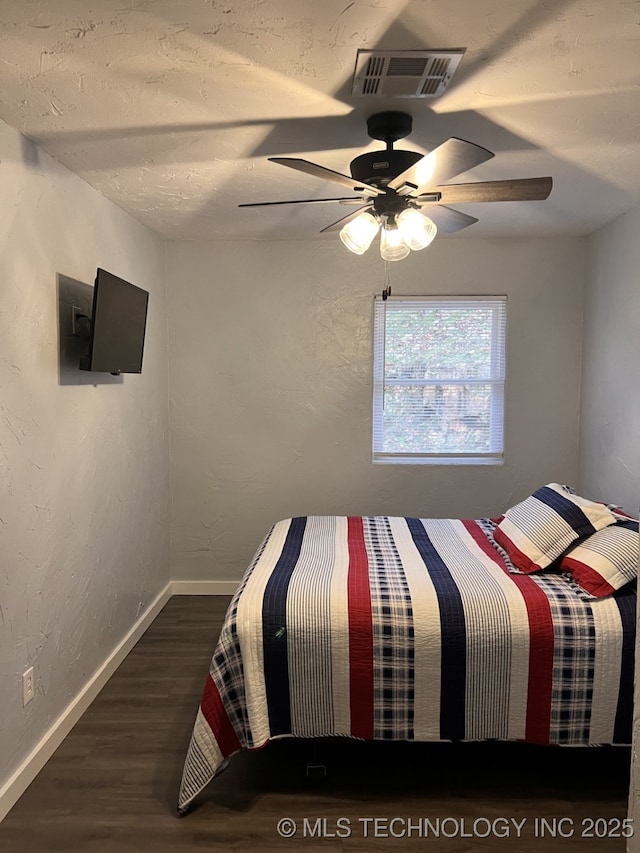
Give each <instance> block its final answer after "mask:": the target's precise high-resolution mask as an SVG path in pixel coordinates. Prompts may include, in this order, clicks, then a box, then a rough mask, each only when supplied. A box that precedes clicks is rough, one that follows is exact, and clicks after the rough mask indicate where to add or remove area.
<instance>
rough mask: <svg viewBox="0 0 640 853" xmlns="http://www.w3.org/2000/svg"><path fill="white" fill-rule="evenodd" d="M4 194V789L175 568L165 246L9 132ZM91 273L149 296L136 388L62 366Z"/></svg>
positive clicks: (0, 653)
mask: <svg viewBox="0 0 640 853" xmlns="http://www.w3.org/2000/svg"><path fill="white" fill-rule="evenodd" d="M0 186H1V187H2V215H1V216H0V495H1V497H0V696H1V697H2V704H1V713H0V788H1V787H2V784H3V782H5V781H6V780H7V779H8V778H9V776H10V775H11V773H12V771H13V770H15V769H16V767H17V766H18V765H19V764H20V762H21V761H22V760H23V759H24V758H25V757H26V756H27V754H28V753H29V752H30V751H31V749H32V748H33V747H34V746H35V745H36V743H37V742H38V740H39V739H40V738H41V737H42V736H43V734H44V733H45V731H46V730H47V729H48V727H49V726H50V725H51V724H52V723H53V722H54V721H55V719H56V718H57V717H58V716H59V715H60V714H61V713H62V712H63V711H64V710H65V708H66V707H67V705H68V704H69V703H70V701H71V700H72V699H73V698H74V696H76V695H77V694H78V692H79V691H80V689H81V688H82V687H84V686H85V683H86V682H87V680H88V679H89V678H90V676H92V675H93V674H94V672H95V671H96V669H97V668H98V667H99V666H100V665H101V664H102V663H103V662H104V660H105V658H106V657H107V656H108V655H109V654H110V653H111V652H112V650H113V649H114V648H115V646H116V645H117V644H118V642H119V641H120V640H121V639H122V637H123V636H124V635H125V634H126V633H127V632H128V630H129V629H130V628H131V626H132V625H133V623H134V622H135V620H136V617H137V615H138V614H139V612H140V611H141V610H142V609H143V608H144V607H145V606H146V605H147V604H148V603H150V602H151V601H152V600H153V599H154V598H155V596H156V595H157V593H158V592H159V591H160V590H161V589H162V588H163V587H164V586H165V585H166V583H167V581H168V578H169V564H168V535H167V527H168V462H167V459H168V437H167V433H168V405H167V390H166V387H167V376H166V370H167V367H166V319H165V318H166V309H165V302H164V282H163V279H164V253H163V247H162V243H161V241H160V240H159V239H158V238H156V237H155V236H153V235H152V234H151V233H150V232H149V231H147V230H146V229H145V228H143V227H142V226H141V225H140V224H139V223H137V222H135V221H134V220H132V219H131V218H130V217H129V216H128V215H126V214H125V213H123V211H122V210H120V209H119V208H117V207H115V206H114V205H113V204H111V203H110V202H107V201H106V200H105V199H104V198H103V197H102V196H100V195H98V193H96V192H95V191H94V190H92V189H91V188H90V187H89V186H88V185H87V184H86V183H85V182H83V181H82V180H80V179H79V178H77V177H75V176H74V175H72V174H71V173H70V172H68V171H67V170H66V169H64V168H62V167H61V166H59V164H57V163H56V162H55V161H53V160H52V159H51V158H50V157H48V155H46V154H44V153H43V152H42V151H39V150H38V149H37V148H35V147H34V146H33V145H31V143H29V142H28V141H27V140H26V139H24V138H23V137H21V136H20V135H19V134H18V133H17V132H15V131H14V130H13V129H11V128H9V127H8V126H7V125H6V124H4V123H2V122H0ZM97 266H102V267H105V268H106V269H109V270H111V271H112V272H114V273H116V274H118V275H120V276H122V277H124V278H128V279H130V280H132V281H133V282H135V283H136V284H139V285H140V286H141V287H143V288H145V289H147V290H150V291H151V298H150V304H149V322H148V335H147V342H146V353H145V364H144V371H143V373H142V375H141V376H127V377H125V378H124V379H123V378H119V379H116V378H112V377H108V378H106V377H94V378H93V380H94V382H96V384H91V381H90V377H88V376H87V375H86V374H83V375H80V372H79V371H77V370H75V369H73V368H72V367H71V366H70V365H69V364H67V363H66V361H65V359H63V360H62V363H61V362H60V361H59V338H60V340H61V341H62V343H63V345H65V346H66V344H67V343H69V341H68V340H67V338H66V337H64V336H63V335H59V331H58V319H59V313H58V288H59V287H61V288H63V287H66V286H67V285H69V280H73V281H72V284H73V282H75V284H73V286H74V287H79V288H80V289H81V290H82V289H83V288H84V290H86V291H88V292H89V293H90V292H91V289H90V285H91V284H92V283H93V280H94V277H95V273H96V267H97ZM78 282H79V283H80V284H79V285H78ZM61 292H62V291H61ZM75 364H77V361H76V362H75ZM29 665H33V667H34V675H35V698H34V700H33V701H32V702H31V703H30V704H29V705H27V706H26V708H23V707H22V673H23V671H24V670H25V669H26V668H27V667H28V666H29Z"/></svg>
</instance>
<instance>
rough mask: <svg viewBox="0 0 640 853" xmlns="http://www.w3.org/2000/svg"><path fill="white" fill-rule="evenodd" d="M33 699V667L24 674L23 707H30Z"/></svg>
mask: <svg viewBox="0 0 640 853" xmlns="http://www.w3.org/2000/svg"><path fill="white" fill-rule="evenodd" d="M32 699H33V667H32V666H30V667H29V669H26V670H25V671H24V672H23V673H22V705H23V707H24V706H25V705H28V704H29V702H31V700H32Z"/></svg>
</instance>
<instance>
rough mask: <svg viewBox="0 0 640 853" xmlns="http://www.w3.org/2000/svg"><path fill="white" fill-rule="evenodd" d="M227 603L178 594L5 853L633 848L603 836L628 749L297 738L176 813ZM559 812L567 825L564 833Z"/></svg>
mask: <svg viewBox="0 0 640 853" xmlns="http://www.w3.org/2000/svg"><path fill="white" fill-rule="evenodd" d="M227 604H228V599H226V598H224V599H223V598H220V597H207V596H198V597H180V596H178V597H174V598H172V599H171V600H170V601H169V602H168V603H167V605H166V607H165V608H164V610H163V611H162V613H161V614H160V615H159V616H158V618H157V619H156V621H155V622H154V623H153V625H152V626H151V627H150V628H149V630H148V631H147V633H146V634H145V636H144V637H143V638H142V639H141V640H140V642H139V643H138V645H137V646H136V647H135V649H134V650H133V651H132V652H131V654H130V655H129V656H128V658H127V659H126V660H125V661H124V663H123V664H122V665H121V666H120V668H119V669H118V671H117V672H116V674H115V675H114V676H113V677H112V678H111V680H110V681H109V683H108V684H107V686H106V687H105V688H104V689H103V691H102V692H101V694H100V695H99V696H98V698H97V699H96V700H95V702H94V703H93V705H92V706H91V708H90V709H89V710H88V711H87V713H86V714H85V715H84V717H83V718H82V719H81V720H80V721H79V722H78V724H77V725H76V726H75V728H74V729H73V731H72V732H71V733H70V734H69V736H68V737H67V738H66V740H65V741H64V743H63V744H62V745H61V746H60V748H59V749H58V750H57V752H56V753H55V755H54V756H53V758H52V759H51V760H50V761H49V763H48V764H47V766H46V767H45V768H44V769H43V771H42V772H41V773H40V774H39V776H38V778H37V779H36V780H35V781H34V782H33V784H32V785H31V786H30V788H29V789H28V790H27V791H26V792H25V794H24V795H23V797H22V798H21V799H20V801H19V802H18V803H17V804H16V805H15V807H14V808H13V810H12V811H11V812H10V813H9V814H8V815H7V817H6V818H5V820H4V821H3V822H2V823H1V824H0V850H1V851H3V853H27V851H34V853H49V851H65V853H68V851H72V853H85V851H86V853H130V851H131V853H133V851H136V853H145V851H149V853H151V851H153V853H186V851H198V850H202V851H204V850H207V851H217V850H224V851H232V853H248V851H251V853H258V852H259V853H269V851H272V850H278V851H284V850H288V851H304V850H313V849H320V848H322V849H326V850H332V851H337V852H338V853H364V851H366V853H378V851H379V853H387V851H399V850H402V851H411V850H416V851H418V850H424V849H429V850H430V851H434V853H469V851H474V853H475V851H478V852H479V853H483V851H501V850H504V851H509V853H534V851H537V853H547V851H558V853H560V851H567V853H571V851H579V850H580V851H582V850H588V851H594V853H607V852H608V851H618V853H622V851H624V849H625V840H624V838H622V837H620V834H619V833H618V837H604V838H599V837H597V836H598V835H599V834H600V835H601V834H603V833H604V834H605V835H606V836H610V835H612V834H615V830H616V822H617V821H618V820H622V819H623V818H624V817H625V816H626V811H627V791H628V785H629V772H628V769H629V762H630V755H629V750H628V749H623V748H616V749H614V748H601V749H586V750H583V749H554V748H537V747H527V746H524V745H518V744H461V745H453V744H403V743H398V744H386V743H369V744H367V743H360V742H357V741H350V740H337V739H332V740H327V741H309V740H306V741H304V740H303V741H297V740H295V741H294V740H285V741H279V742H276V743H273V744H271V745H269V746H268V747H266V748H265V749H264V750H261V751H259V752H256V753H252V754H243V755H239V756H236V757H235V758H234V759H233V760H232V762H231V765H230V766H229V768H228V769H227V770H226V771H225V772H224V773H223V774H222V775H221V776H220V777H219V778H217V779H214V780H213V782H212V783H211V784H210V785H209V786H208V788H207V789H206V790H205V791H204V792H203V794H202V795H201V796H200V797H199V798H198V800H197V801H196V802H197V807H196V808H195V809H194V810H193V811H192V812H191V813H190V814H189V815H187V816H186V817H184V818H178V817H176V811H175V804H176V797H177V792H178V785H179V782H180V776H181V772H182V764H183V761H184V756H185V752H186V748H187V744H188V741H189V737H190V734H191V727H192V725H193V720H194V717H195V714H196V711H197V707H198V702H199V699H200V694H201V692H202V688H203V686H204V680H205V676H206V673H207V670H208V665H209V661H210V658H211V654H212V652H213V648H214V646H215V642H216V640H217V636H218V633H219V631H220V626H221V623H222V619H223V616H224V611H225V609H226V606H227ZM319 762H325V763H326V766H327V768H328V775H327V776H326V777H325V778H319V779H310V778H308V777H307V775H306V773H305V768H306V764H307V763H312V764H315V763H319ZM283 818H290V819H292V820H293V821H295V825H296V833H295V835H293V837H291V838H283V837H281V836H280V835H279V834H278V830H277V824H278V822H279V821H280V820H281V819H283ZM374 818H378V821H377V823H376V822H374ZM394 818H395V819H396V820H395V821H393V819H394ZM542 818H544V819H546V821H547V824H544V825H543V824H542V823H541V820H540V819H542ZM427 819H429V820H430V821H431V823H430V824H427V822H426V820H427ZM554 819H555V820H556V821H557V820H558V819H564V820H563V822H562V823H561V824H559V825H558V824H557V823H556V824H555V825H556V837H553V827H554ZM592 819H601V820H600V822H599V823H597V824H594V826H593V834H594V836H596V837H593V838H587V837H584V832H585V831H586V830H588V829H589V821H590V820H592ZM514 821H517V826H519V827H520V829H519V830H518V829H517V826H516V824H514ZM536 821H537V822H536ZM543 827H544V829H545V830H546V831H545V832H544V833H543ZM558 827H559V830H561V833H563V834H560V833H559V832H558ZM285 828H286V827H285ZM639 830H640V828H639ZM427 833H429V834H428V835H427ZM482 836H486V837H482Z"/></svg>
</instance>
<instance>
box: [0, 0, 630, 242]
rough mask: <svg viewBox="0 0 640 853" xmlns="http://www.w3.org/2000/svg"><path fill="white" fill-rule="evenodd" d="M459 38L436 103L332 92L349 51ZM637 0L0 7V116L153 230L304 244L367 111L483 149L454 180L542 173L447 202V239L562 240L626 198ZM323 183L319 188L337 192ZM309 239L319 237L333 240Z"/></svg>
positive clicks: (362, 133)
mask: <svg viewBox="0 0 640 853" xmlns="http://www.w3.org/2000/svg"><path fill="white" fill-rule="evenodd" d="M453 47H463V48H466V53H465V56H464V58H463V60H462V63H461V64H460V67H459V69H458V71H457V72H456V74H455V76H454V78H453V80H452V83H451V85H450V88H449V90H448V92H447V93H446V94H445V95H444V96H442V97H441V98H439V99H437V100H432V101H426V100H422V99H413V100H398V99H396V100H394V101H380V102H375V103H373V102H371V101H367V100H366V99H363V98H354V97H353V96H352V95H351V81H352V77H353V71H354V66H355V59H356V53H357V50H358V48H366V49H373V48H380V49H391V50H409V49H420V48H453ZM639 78H640V4H638V3H637V2H631V0H626V2H619V0H509V2H506V0H366V1H365V0H362V2H361V0H340V2H336V0H323V2H322V3H319V2H317V0H315V1H314V0H228V2H224V0H94V2H91V0H0V116H1V117H2V118H3V119H4V120H5V121H7V122H8V123H9V124H11V125H13V126H14V127H16V128H17V129H19V130H20V131H22V132H23V133H24V134H26V135H27V136H28V137H30V138H31V139H33V140H34V141H35V142H37V143H38V144H39V145H41V146H42V147H44V148H45V149H46V150H48V151H49V152H50V153H51V154H52V155H53V156H54V157H56V158H57V159H58V160H59V161H60V162H62V163H64V164H65V165H66V166H68V167H69V169H71V170H72V171H74V172H76V173H77V174H78V175H80V176H82V177H83V178H84V179H85V180H86V181H88V183H90V184H91V185H92V186H94V187H95V188H96V189H98V190H99V191H100V192H101V193H103V194H104V195H105V196H107V197H108V198H110V199H112V200H113V201H114V202H116V204H118V205H120V206H121V207H123V208H124V209H126V210H128V211H129V212H130V213H131V214H132V215H133V216H135V217H136V218H137V219H139V220H140V221H141V222H143V223H145V224H146V225H148V226H149V227H150V228H152V229H153V230H155V231H157V232H158V233H159V234H162V235H163V236H165V237H168V238H175V239H226V238H235V237H242V236H244V237H249V238H254V239H287V238H294V239H297V238H309V237H311V236H313V235H316V234H317V233H318V232H319V230H320V229H321V228H323V227H324V226H325V225H328V224H329V223H330V222H332V221H334V220H336V219H339V218H340V217H341V216H343V215H344V214H345V208H343V207H340V206H339V205H317V204H316V205H309V206H307V207H304V206H291V207H286V206H283V207H274V208H263V209H248V210H247V209H245V210H240V209H238V207H237V205H238V203H240V202H254V201H270V200H278V199H295V198H322V197H330V196H335V195H336V192H335V187H334V186H333V185H331V184H327V183H325V182H323V181H321V180H319V179H317V178H314V177H311V176H308V175H303V174H300V173H297V172H294V171H292V170H290V169H286V168H284V167H283V166H281V165H277V164H274V163H270V162H268V161H267V159H266V158H267V157H269V156H278V155H280V156H294V157H296V156H297V157H304V158H306V159H309V160H313V161H315V162H317V163H320V164H322V165H324V166H327V167H329V168H331V169H334V170H336V171H339V172H348V168H349V162H350V160H351V159H353V157H355V156H356V155H358V154H359V153H361V152H362V151H364V150H371V149H374V148H379V147H380V145H381V144H380V143H378V142H373V141H372V140H370V139H369V137H368V136H367V133H366V118H367V116H368V115H370V114H371V113H373V112H378V111H380V110H386V109H396V110H397V109H402V110H405V111H408V112H410V113H411V114H412V116H413V133H412V134H411V136H410V137H409V138H408V139H406V140H404V141H403V142H402V143H401V147H405V148H408V149H412V150H417V151H421V152H426V151H429V150H431V149H432V148H434V147H436V146H437V145H438V144H439V143H441V142H443V141H444V140H445V139H447V138H448V137H450V136H458V137H461V138H463V139H467V140H469V141H471V142H475V143H477V144H479V145H482V146H484V147H486V148H489V149H490V150H492V151H494V152H495V155H496V156H495V157H494V158H493V159H492V160H490V161H489V162H487V163H485V164H483V165H481V166H478V167H476V168H475V169H474V170H472V171H470V172H468V173H467V174H466V175H464V176H457V177H456V178H455V182H456V183H457V182H460V181H461V180H490V179H491V180H493V179H506V178H519V177H535V176H538V175H551V176H552V177H553V179H554V188H553V191H552V193H551V195H550V197H549V198H548V199H547V200H546V201H537V202H505V203H498V204H488V203H485V204H474V205H455V207H457V208H458V209H460V210H463V211H465V212H467V213H471V214H472V215H474V216H477V217H478V218H479V222H477V223H476V224H475V225H472V226H471V227H469V228H467V229H465V230H464V231H462V232H460V236H463V237H484V236H496V235H505V236H512V235H563V234H569V235H579V234H587V233H589V232H590V231H592V230H593V229H595V228H597V227H599V226H600V225H602V224H604V223H606V222H608V221H610V220H611V219H613V218H615V217H616V216H618V215H619V214H621V213H623V212H624V211H626V210H628V209H629V208H631V207H633V206H635V205H636V204H638V203H639V202H640V152H639V149H638V140H639V136H640V127H639V122H640V111H639V110H638V106H639V104H640V98H639V94H640V92H639V85H640V79H639ZM341 194H342V192H341V191H338V193H337V195H341ZM321 239H333V240H335V239H336V235H335V234H330V235H324V236H323V237H322V238H321Z"/></svg>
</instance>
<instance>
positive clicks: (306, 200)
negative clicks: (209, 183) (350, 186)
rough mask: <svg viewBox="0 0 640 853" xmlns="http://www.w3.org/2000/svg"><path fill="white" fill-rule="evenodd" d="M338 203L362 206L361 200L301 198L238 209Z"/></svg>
mask: <svg viewBox="0 0 640 853" xmlns="http://www.w3.org/2000/svg"><path fill="white" fill-rule="evenodd" d="M336 201H337V202H339V203H340V204H356V203H357V204H362V199H361V198H301V199H296V200H294V201H254V202H250V203H247V204H239V205H238V207H270V206H271V205H273V204H327V203H329V202H336Z"/></svg>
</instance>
